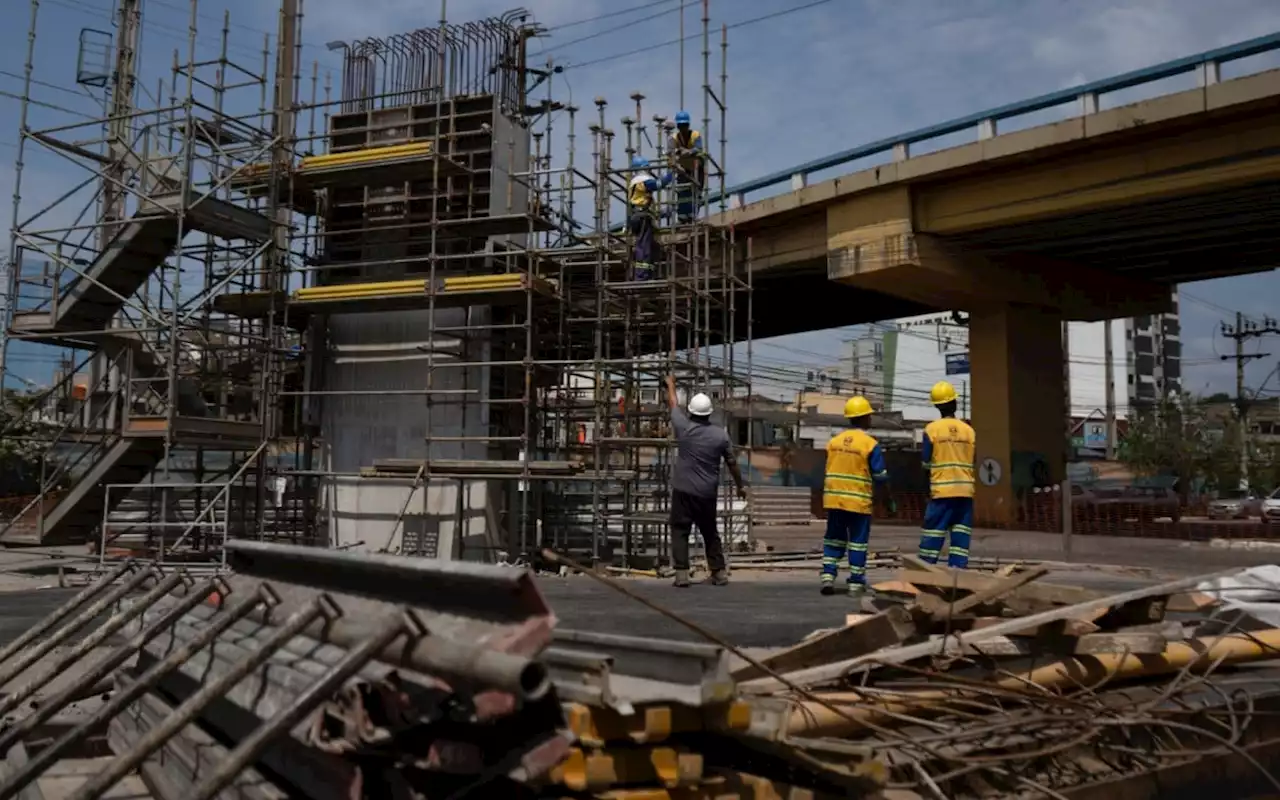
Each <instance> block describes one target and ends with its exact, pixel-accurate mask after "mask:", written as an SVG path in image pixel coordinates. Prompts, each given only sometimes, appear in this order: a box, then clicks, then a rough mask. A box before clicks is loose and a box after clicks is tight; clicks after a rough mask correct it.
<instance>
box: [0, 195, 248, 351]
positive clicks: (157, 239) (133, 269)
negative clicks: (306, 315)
mask: <svg viewBox="0 0 1280 800" xmlns="http://www.w3.org/2000/svg"><path fill="white" fill-rule="evenodd" d="M190 231H198V232H201V233H207V234H211V235H213V236H218V237H222V238H225V239H231V240H247V241H249V242H254V243H259V242H263V241H265V240H266V239H267V238H268V237H269V236H270V235H271V221H270V220H269V219H267V218H266V217H264V216H262V215H261V214H258V213H256V212H254V211H250V210H247V209H244V208H240V207H238V206H235V205H233V204H231V203H229V202H227V201H225V200H219V199H217V198H215V197H211V196H209V197H206V196H204V195H203V194H202V193H200V192H198V191H196V190H188V191H187V192H186V193H183V192H172V193H169V194H164V195H160V196H158V197H154V198H151V199H148V200H147V201H145V202H144V203H143V204H142V206H141V208H139V209H138V211H137V212H136V213H135V214H134V215H133V216H132V217H131V218H130V219H129V221H128V222H126V223H124V224H123V225H121V226H120V229H119V230H118V231H117V232H116V234H115V236H113V237H112V238H111V240H110V241H109V242H108V243H107V245H106V247H104V248H103V249H102V251H101V252H100V253H98V255H97V257H96V258H95V259H94V260H93V262H92V263H91V264H89V266H88V267H87V268H86V269H85V270H84V272H83V273H81V274H77V275H75V276H74V277H73V278H72V279H71V280H70V281H69V282H68V283H67V284H66V285H65V286H63V287H60V291H59V292H58V295H57V297H56V298H55V300H54V301H53V303H52V305H51V307H48V308H43V309H39V310H34V311H20V312H18V313H16V314H14V317H13V329H14V330H15V331H19V332H22V333H26V334H53V335H56V334H74V333H76V332H85V331H99V330H103V329H105V328H107V327H108V326H109V325H110V324H111V320H112V318H114V317H115V315H116V314H117V313H119V312H120V310H121V309H122V308H123V307H124V305H125V303H126V301H127V299H128V298H129V297H130V296H131V295H133V294H134V293H136V292H137V291H138V290H139V289H141V288H142V286H143V284H145V283H146V282H147V279H148V278H149V277H150V276H151V274H152V273H153V272H155V270H156V268H158V267H159V266H160V265H161V264H162V263H164V261H165V259H166V258H168V257H169V256H170V255H171V254H172V253H173V251H174V248H175V247H177V245H178V241H179V239H180V238H181V236H182V235H184V234H186V233H187V232H190Z"/></svg>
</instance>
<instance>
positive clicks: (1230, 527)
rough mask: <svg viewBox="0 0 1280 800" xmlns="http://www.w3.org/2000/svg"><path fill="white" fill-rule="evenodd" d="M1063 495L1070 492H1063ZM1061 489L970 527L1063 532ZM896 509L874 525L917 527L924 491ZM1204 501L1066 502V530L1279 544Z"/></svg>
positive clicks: (1274, 535) (879, 513) (817, 498)
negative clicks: (1213, 513)
mask: <svg viewBox="0 0 1280 800" xmlns="http://www.w3.org/2000/svg"><path fill="white" fill-rule="evenodd" d="M1067 491H1071V490H1070V489H1068V490H1067ZM810 492H811V513H812V515H813V517H814V518H816V519H818V520H822V519H825V518H826V512H825V511H824V510H823V508H822V490H821V489H820V488H817V487H813V488H811V490H810ZM1062 498H1063V488H1062V486H1060V485H1059V486H1050V487H1044V488H1032V489H1030V490H1028V491H1026V492H1024V493H1023V494H1022V495H1021V496H1019V497H1015V499H1014V508H1013V511H1012V513H1011V514H1009V515H1008V517H1007V518H1005V517H1004V516H997V515H995V514H992V513H991V510H990V509H989V508H984V507H983V505H982V504H981V503H978V504H977V505H976V506H975V508H974V527H976V528H994V529H1005V530H1020V531H1034V532H1041V533H1062V532H1064V524H1063V523H1064V521H1065V515H1064V510H1063V502H1062ZM893 499H894V502H895V503H896V504H897V509H896V511H895V512H894V513H892V514H891V513H889V511H888V509H887V508H885V507H884V506H883V505H882V504H881V503H880V502H879V501H877V504H876V508H875V511H874V514H875V517H876V524H877V525H880V524H887V525H893V524H901V525H911V526H920V525H921V524H923V522H924V512H925V508H926V506H928V504H929V495H928V494H927V493H925V492H896V491H895V492H894V493H893ZM1208 505H1209V500H1208V499H1207V498H1204V497H1199V496H1196V497H1193V498H1190V499H1189V501H1187V502H1181V501H1176V502H1173V501H1171V500H1165V501H1159V502H1148V501H1143V500H1142V499H1140V498H1135V499H1133V500H1127V499H1125V498H1117V499H1115V500H1114V501H1083V502H1082V501H1080V500H1078V499H1077V498H1073V500H1072V502H1071V503H1070V515H1071V525H1070V532H1071V533H1072V534H1073V535H1076V536H1125V537H1139V538H1149V539H1172V540H1178V541H1191V542H1209V541H1213V540H1231V541H1241V540H1280V524H1274V523H1267V522H1264V521H1263V520H1262V519H1260V518H1259V517H1257V516H1251V517H1248V518H1238V519H1210V518H1209V515H1208Z"/></svg>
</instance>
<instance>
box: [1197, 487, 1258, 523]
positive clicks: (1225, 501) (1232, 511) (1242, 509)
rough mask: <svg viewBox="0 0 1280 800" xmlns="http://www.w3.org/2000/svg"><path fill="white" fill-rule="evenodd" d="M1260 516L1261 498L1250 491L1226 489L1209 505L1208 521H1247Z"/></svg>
mask: <svg viewBox="0 0 1280 800" xmlns="http://www.w3.org/2000/svg"><path fill="white" fill-rule="evenodd" d="M1261 515H1262V498H1261V497H1259V496H1258V493H1257V492H1255V491H1253V490H1252V489H1228V490H1227V491H1225V492H1222V493H1221V494H1220V495H1219V496H1218V499H1217V500H1214V501H1213V502H1211V503H1209V519H1249V518H1250V517H1258V516H1261Z"/></svg>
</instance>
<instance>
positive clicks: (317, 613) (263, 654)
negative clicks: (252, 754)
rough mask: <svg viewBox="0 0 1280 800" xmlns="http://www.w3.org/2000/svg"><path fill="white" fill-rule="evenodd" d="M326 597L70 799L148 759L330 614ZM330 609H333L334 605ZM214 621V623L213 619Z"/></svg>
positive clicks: (87, 798)
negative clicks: (217, 699)
mask: <svg viewBox="0 0 1280 800" xmlns="http://www.w3.org/2000/svg"><path fill="white" fill-rule="evenodd" d="M326 600H327V598H325V597H324V596H321V597H318V598H316V599H315V600H313V601H312V602H310V603H308V604H307V605H306V606H305V607H303V608H302V609H300V610H299V611H297V612H296V613H294V614H292V615H290V617H289V619H288V620H286V621H285V623H284V625H282V626H280V627H279V628H278V629H276V630H275V632H274V633H273V634H272V635H271V637H270V638H268V639H267V641H265V642H263V643H262V647H260V648H258V649H257V650H255V651H254V652H253V653H252V654H250V656H249V657H248V658H246V659H244V660H243V661H240V662H238V663H237V664H236V665H235V667H233V668H232V669H230V670H228V671H227V672H225V673H223V674H222V675H219V676H218V678H217V679H215V680H213V681H210V682H208V683H206V684H205V685H204V686H202V687H200V691H198V692H196V693H195V694H193V695H191V696H190V697H188V698H187V699H186V700H184V701H183V703H182V705H180V706H178V707H177V708H176V709H174V710H173V713H172V714H170V715H169V716H168V717H166V718H165V720H164V722H162V723H161V724H160V725H158V726H157V727H154V728H152V729H150V730H149V731H147V733H146V735H145V736H143V737H142V739H141V740H139V741H137V742H135V743H134V745H133V747H132V748H131V749H130V750H129V751H128V752H127V753H122V754H121V755H120V757H119V758H117V759H115V760H114V761H112V762H111V763H110V764H108V765H107V766H106V767H105V768H104V769H103V770H101V771H100V772H98V774H96V775H94V776H93V777H92V778H90V779H89V780H87V781H85V782H84V784H83V785H81V787H80V789H79V790H78V791H76V793H75V794H73V795H72V796H71V800H93V798H96V797H98V796H100V795H101V794H102V793H103V792H105V791H107V790H108V789H110V788H111V787H112V786H114V785H115V784H116V782H117V781H119V780H120V779H121V778H123V777H124V776H125V775H128V774H129V773H130V772H132V771H133V770H134V769H136V768H137V767H138V766H139V765H140V764H141V763H142V762H143V761H146V760H147V757H148V756H150V755H151V754H152V753H154V752H155V751H156V750H159V749H160V748H161V747H162V746H164V743H165V742H167V741H169V738H170V737H172V736H173V735H174V734H176V733H177V732H178V731H180V730H182V729H183V728H185V727H186V726H187V724H188V723H190V722H192V721H193V720H194V719H195V718H196V717H197V716H198V715H199V714H200V712H201V711H202V710H203V709H204V707H205V706H207V705H208V704H209V703H210V702H211V701H212V700H213V699H214V698H217V697H221V696H223V695H224V694H226V693H227V691H229V690H230V689H231V687H232V686H234V685H235V684H237V683H239V682H240V681H241V680H243V679H244V677H245V676H246V675H248V674H249V673H250V672H253V671H254V670H256V669H257V668H258V667H261V666H262V665H263V664H265V663H266V662H267V660H268V659H269V658H271V656H273V655H274V654H275V653H276V651H277V650H279V649H280V648H281V647H282V646H284V644H285V643H286V642H287V641H289V640H290V639H292V638H293V637H294V636H296V635H297V634H298V633H299V632H300V631H301V630H302V629H303V628H305V627H307V626H308V625H310V624H311V623H312V622H314V621H316V620H318V619H321V618H322V617H324V618H328V617H329V616H331V615H332V614H331V613H330V611H331V608H332V603H328V602H326ZM332 613H336V609H334V610H333V612H332ZM232 622H235V620H234V619H233V620H232ZM214 624H215V625H216V624H217V622H216V620H215V623H214ZM228 627H229V626H228ZM236 772H240V770H236Z"/></svg>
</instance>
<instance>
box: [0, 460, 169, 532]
mask: <svg viewBox="0 0 1280 800" xmlns="http://www.w3.org/2000/svg"><path fill="white" fill-rule="evenodd" d="M164 448H165V444H164V439H163V438H155V437H127V436H119V435H117V436H105V437H103V438H102V439H100V440H98V441H97V442H95V443H94V444H93V446H92V447H91V449H90V451H89V454H88V455H87V457H86V458H83V459H80V460H88V461H89V462H90V463H89V465H88V468H87V469H85V471H84V472H83V473H82V474H81V475H80V476H79V478H78V480H76V481H75V482H74V483H72V484H71V486H70V488H69V489H67V490H66V491H65V492H62V493H60V492H59V491H58V490H57V489H56V488H55V487H56V483H54V482H53V481H56V480H57V479H58V478H60V477H62V476H63V474H62V473H59V474H58V475H55V476H54V478H53V479H52V480H51V481H48V482H46V487H45V490H44V491H42V492H41V496H40V501H39V502H43V503H44V510H43V520H42V519H41V509H40V505H39V502H37V503H32V504H31V505H30V507H29V508H28V509H27V510H26V511H25V512H24V513H22V514H20V515H19V516H18V517H17V518H15V519H14V520H13V521H12V522H10V523H9V525H8V526H6V527H5V529H4V530H3V531H2V532H0V542H3V543H4V544H6V545H10V546H13V545H31V546H36V545H59V544H68V543H72V542H80V541H83V540H84V539H85V534H86V533H87V532H88V531H91V530H93V529H95V528H97V527H98V526H99V525H100V524H101V523H102V520H103V517H104V515H105V514H109V513H111V512H112V511H114V510H115V508H116V507H117V506H119V505H120V503H121V502H123V501H124V499H125V498H126V497H127V496H128V493H127V492H124V491H112V492H108V491H107V489H106V487H107V486H112V485H122V484H136V483H140V482H142V481H143V480H145V479H146V477H147V476H148V475H150V474H151V471H152V470H153V469H155V468H156V465H157V464H159V463H160V459H161V458H163V457H164Z"/></svg>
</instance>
